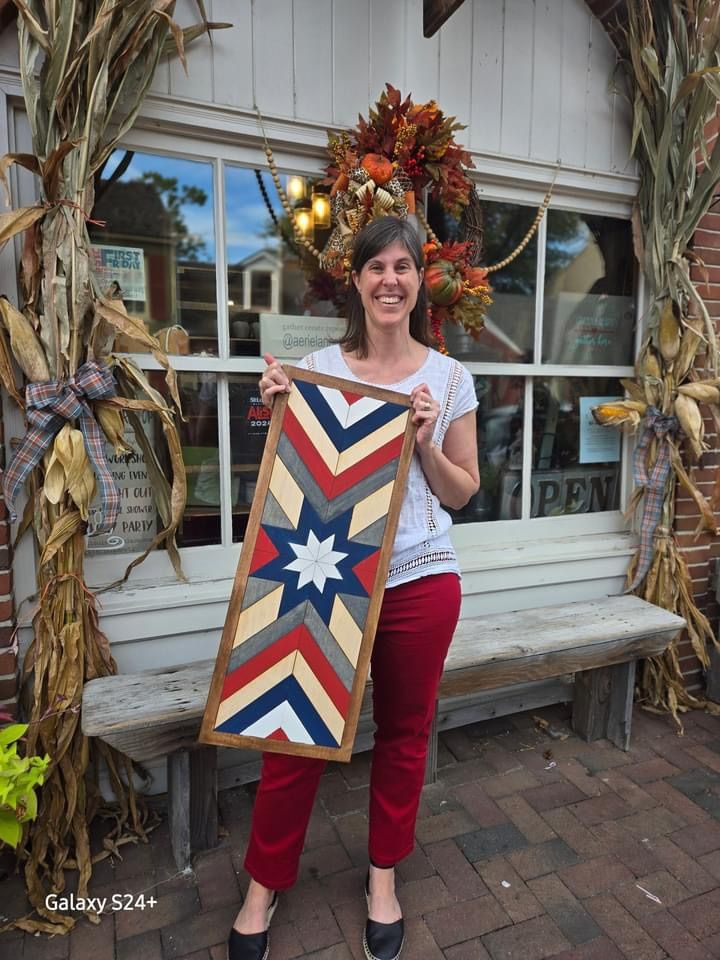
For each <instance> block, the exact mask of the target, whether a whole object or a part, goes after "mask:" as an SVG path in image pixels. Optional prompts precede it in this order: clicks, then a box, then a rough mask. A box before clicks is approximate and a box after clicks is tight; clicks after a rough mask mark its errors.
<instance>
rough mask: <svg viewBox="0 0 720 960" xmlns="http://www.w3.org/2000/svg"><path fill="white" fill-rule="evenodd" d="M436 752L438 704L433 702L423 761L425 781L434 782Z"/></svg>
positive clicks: (435, 776) (435, 778)
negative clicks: (425, 757)
mask: <svg viewBox="0 0 720 960" xmlns="http://www.w3.org/2000/svg"><path fill="white" fill-rule="evenodd" d="M437 753H438V705H437V703H436V704H435V713H434V714H433V721H432V726H431V727H430V739H429V740H428V747H427V760H426V761H425V783H426V784H427V783H435V781H436V780H437Z"/></svg>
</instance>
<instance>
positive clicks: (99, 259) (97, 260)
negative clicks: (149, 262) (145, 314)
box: [92, 243, 145, 301]
mask: <svg viewBox="0 0 720 960" xmlns="http://www.w3.org/2000/svg"><path fill="white" fill-rule="evenodd" d="M92 263H93V271H94V273H95V276H96V278H97V282H98V284H99V285H100V289H101V290H103V291H106V290H112V292H113V295H114V296H115V297H118V298H120V299H121V300H139V301H144V300H145V254H144V251H143V249H142V247H113V246H109V245H108V244H103V243H96V244H95V245H94V246H93V247H92ZM115 285H116V286H115Z"/></svg>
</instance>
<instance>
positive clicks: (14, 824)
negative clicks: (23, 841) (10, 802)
mask: <svg viewBox="0 0 720 960" xmlns="http://www.w3.org/2000/svg"><path fill="white" fill-rule="evenodd" d="M21 837H22V827H21V825H20V823H19V821H18V819H17V817H16V816H15V814H14V813H13V812H12V811H11V810H0V841H2V842H3V843H6V844H7V845H8V846H10V847H13V849H14V848H15V847H17V845H18V844H19V843H20V838H21Z"/></svg>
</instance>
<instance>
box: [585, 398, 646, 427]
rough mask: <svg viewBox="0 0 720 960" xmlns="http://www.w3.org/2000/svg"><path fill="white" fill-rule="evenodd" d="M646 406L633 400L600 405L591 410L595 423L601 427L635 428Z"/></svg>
mask: <svg viewBox="0 0 720 960" xmlns="http://www.w3.org/2000/svg"><path fill="white" fill-rule="evenodd" d="M646 409H647V404H644V403H639V402H637V401H635V400H618V401H617V402H616V403H601V404H599V405H598V406H597V407H592V408H591V413H592V415H593V418H594V419H595V421H596V423H599V424H601V425H602V426H616V427H619V426H629V427H631V428H635V427H637V425H638V424H639V423H640V420H641V419H642V416H643V414H644V413H645V410H646Z"/></svg>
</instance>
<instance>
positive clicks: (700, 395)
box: [677, 381, 720, 403]
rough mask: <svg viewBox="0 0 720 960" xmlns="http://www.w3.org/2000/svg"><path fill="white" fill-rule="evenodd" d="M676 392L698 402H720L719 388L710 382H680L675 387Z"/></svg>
mask: <svg viewBox="0 0 720 960" xmlns="http://www.w3.org/2000/svg"><path fill="white" fill-rule="evenodd" d="M677 390H678V393H682V394H684V395H685V396H686V397H692V398H693V400H696V401H697V402H698V403H720V389H718V388H717V387H714V386H713V385H712V384H711V383H703V382H702V381H695V382H694V383H682V384H680V386H679V387H678V388H677Z"/></svg>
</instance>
